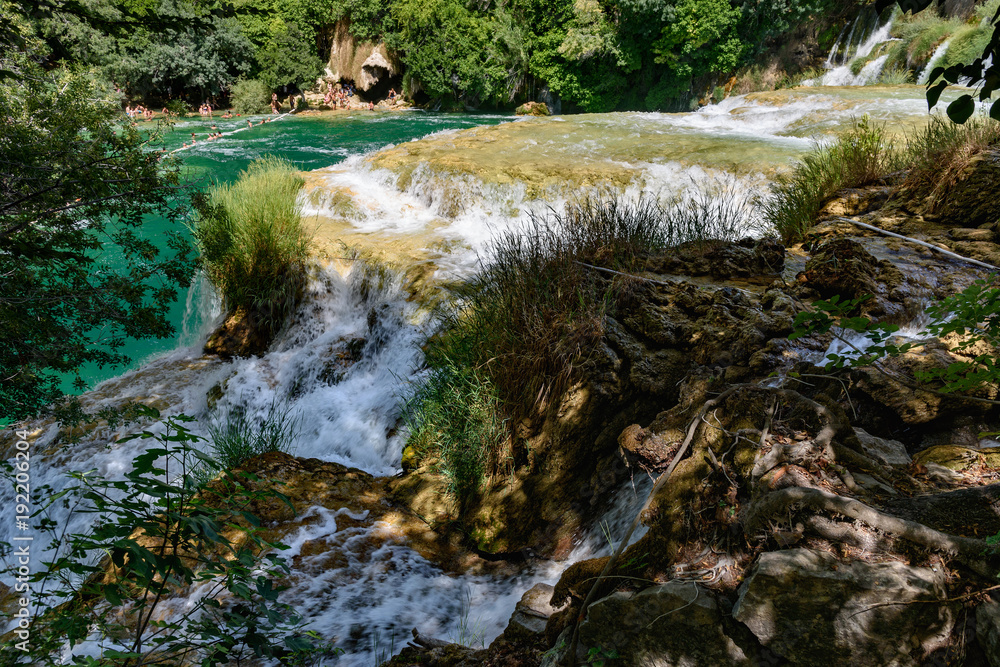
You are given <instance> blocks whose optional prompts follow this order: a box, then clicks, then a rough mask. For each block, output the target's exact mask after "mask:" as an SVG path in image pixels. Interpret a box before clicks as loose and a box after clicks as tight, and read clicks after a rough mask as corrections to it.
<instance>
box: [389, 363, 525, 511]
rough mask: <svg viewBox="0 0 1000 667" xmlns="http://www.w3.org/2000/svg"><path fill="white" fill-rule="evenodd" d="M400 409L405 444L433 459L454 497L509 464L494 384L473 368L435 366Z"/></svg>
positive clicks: (474, 488)
mask: <svg viewBox="0 0 1000 667" xmlns="http://www.w3.org/2000/svg"><path fill="white" fill-rule="evenodd" d="M404 413H405V414H404V419H405V422H406V424H407V427H408V429H409V432H410V435H409V438H408V439H407V444H408V445H409V446H412V447H413V448H414V449H415V450H416V451H417V453H418V454H419V455H420V457H421V458H422V459H427V460H429V459H432V458H437V459H439V461H440V464H439V465H440V468H441V471H442V472H443V473H444V474H445V475H446V476H447V477H448V482H449V490H450V491H451V493H452V494H453V495H454V496H455V497H456V498H458V499H460V500H463V501H464V500H467V499H469V498H470V497H471V496H472V495H473V494H475V493H476V492H477V491H478V490H479V488H480V487H481V485H482V483H483V480H484V477H487V476H489V477H492V476H494V475H496V474H498V473H500V472H501V471H503V470H504V469H505V468H506V467H507V466H508V465H509V461H508V460H507V459H508V457H507V455H506V452H507V450H508V448H507V444H508V440H509V435H510V433H509V429H508V428H507V426H506V421H505V420H504V419H503V418H502V416H501V415H502V413H503V411H502V409H501V406H500V401H499V397H498V396H497V392H496V388H495V387H494V386H493V384H492V383H491V382H490V381H489V379H488V378H486V377H485V376H484V375H483V374H482V373H480V372H478V371H476V370H475V369H472V368H463V367H458V366H456V365H455V364H451V363H449V364H446V365H444V366H442V367H440V368H436V369H435V370H434V371H433V372H432V373H431V376H430V378H429V379H428V381H427V382H426V384H424V385H423V386H422V387H421V388H420V389H419V390H418V391H417V393H416V394H415V395H414V396H413V397H412V398H411V399H410V401H409V402H408V403H407V406H406V409H405V411H404Z"/></svg>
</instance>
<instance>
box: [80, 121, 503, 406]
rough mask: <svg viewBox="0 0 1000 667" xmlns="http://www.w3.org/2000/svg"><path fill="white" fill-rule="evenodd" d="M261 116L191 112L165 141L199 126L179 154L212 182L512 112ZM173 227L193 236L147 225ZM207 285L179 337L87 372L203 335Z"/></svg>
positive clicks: (138, 343) (151, 230)
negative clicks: (277, 160) (269, 158)
mask: <svg viewBox="0 0 1000 667" xmlns="http://www.w3.org/2000/svg"><path fill="white" fill-rule="evenodd" d="M263 118H266V116H251V117H249V118H248V117H245V116H244V117H240V118H233V119H230V120H222V119H220V118H215V119H214V120H207V119H206V120H202V119H185V120H182V121H179V122H177V123H175V124H174V126H173V127H172V128H170V129H166V130H165V131H164V132H163V134H162V139H163V146H164V147H165V148H166V149H167V150H168V151H173V150H175V149H179V148H182V146H183V144H184V143H185V142H190V141H191V133H192V132H194V133H195V136H196V138H197V139H198V141H197V143H196V144H195V145H194V147H193V148H188V149H182V150H180V151H179V152H178V153H177V155H178V156H180V157H182V159H183V161H184V170H185V173H186V175H187V176H188V177H189V178H190V179H192V180H193V182H194V183H195V186H196V187H199V188H206V187H209V186H210V185H211V184H212V183H216V182H230V181H234V180H236V179H237V178H238V177H239V173H240V171H242V170H243V169H245V168H246V167H247V165H249V164H250V163H251V162H252V161H253V160H255V159H257V158H260V157H264V156H266V155H275V156H278V157H281V158H284V159H286V160H289V161H291V162H293V163H294V164H295V165H297V166H298V167H299V168H301V169H302V170H311V169H319V168H321V167H328V166H331V165H334V164H337V163H338V162H341V161H343V160H344V159H345V158H347V157H348V156H350V155H357V154H363V153H369V152H371V151H374V150H377V149H379V148H382V147H384V146H387V145H389V144H398V143H401V142H405V141H410V140H412V139H417V138H420V137H423V136H426V135H428V134H431V133H434V132H439V131H441V130H450V129H461V128H468V127H475V126H479V125H496V124H498V123H501V122H505V121H508V120H512V118H513V117H512V116H502V115H495V114H443V113H429V112H423V111H405V112H397V113H384V112H374V113H372V112H351V113H327V114H316V115H312V114H306V115H299V116H286V117H283V118H280V119H277V120H272V121H271V122H268V123H265V124H263V125H258V123H259V122H260V121H261V120H262V119H263ZM248 119H249V120H250V121H251V122H253V123H254V127H253V128H251V129H245V128H246V127H247V120H248ZM213 124H214V125H216V126H217V130H216V131H218V132H223V133H231V134H226V136H224V137H223V138H222V139H217V140H214V141H205V137H206V136H207V134H208V132H210V131H212V130H211V128H212V125H213ZM150 127H152V124H151V125H150ZM171 230H175V231H180V232H181V233H183V234H185V235H186V236H188V237H189V238H190V235H189V234H188V232H187V229H186V228H183V227H182V228H179V229H178V228H177V227H174V226H171V225H170V224H169V223H167V221H165V220H163V219H160V218H150V219H149V220H148V221H147V222H146V224H145V226H144V229H143V232H144V234H145V235H146V236H147V238H151V239H153V241H154V243H157V245H158V246H159V247H161V248H163V247H165V243H164V241H163V239H164V235H165V234H166V233H167V232H168V231H171ZM204 289H205V286H204V284H201V285H199V284H197V280H196V281H195V284H192V286H191V288H190V289H189V290H183V289H182V290H180V294H179V298H178V300H177V302H175V303H174V305H173V307H172V308H171V311H170V322H171V324H173V326H174V329H175V331H176V335H175V336H174V337H173V338H167V339H152V340H129V341H127V342H126V344H125V348H124V353H125V354H127V355H128V356H129V357H130V358H131V364H129V366H128V368H122V367H120V366H116V367H105V368H99V367H97V366H95V365H90V366H85V367H83V368H82V369H81V377H82V378H83V379H84V380H85V381H86V382H87V384H88V386H90V387H93V386H94V385H95V384H97V383H98V382H101V381H102V380H106V379H108V378H111V377H115V376H118V375H121V373H122V372H124V371H125V370H128V369H131V368H137V367H138V366H140V365H142V363H143V362H145V361H147V360H149V359H150V358H152V357H155V356H158V355H160V354H163V353H164V352H167V351H169V350H173V349H175V348H177V347H180V346H184V345H191V344H194V343H195V342H197V340H198V337H199V334H200V333H201V332H202V331H203V329H204V328H205V325H206V323H205V322H203V321H202V319H201V317H202V314H203V313H202V312H201V310H200V309H199V308H198V304H199V303H200V302H201V301H203V300H204V299H205V298H206V295H205V294H203V293H201V292H202V291H203V290H204ZM71 380H72V378H68V379H67V381H66V382H65V383H64V386H63V391H65V392H67V393H78V391H77V390H74V389H73V387H72V385H71V384H70V382H71Z"/></svg>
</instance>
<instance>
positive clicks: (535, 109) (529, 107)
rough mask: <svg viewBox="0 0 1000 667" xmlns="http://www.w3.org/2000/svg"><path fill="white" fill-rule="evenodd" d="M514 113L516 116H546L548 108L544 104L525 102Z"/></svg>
mask: <svg viewBox="0 0 1000 667" xmlns="http://www.w3.org/2000/svg"><path fill="white" fill-rule="evenodd" d="M514 113H515V114H516V115H518V116H548V115H550V114H549V107H548V105H547V104H545V102H525V103H524V104H522V105H521V106H519V107H518V108H517V109H515V110H514Z"/></svg>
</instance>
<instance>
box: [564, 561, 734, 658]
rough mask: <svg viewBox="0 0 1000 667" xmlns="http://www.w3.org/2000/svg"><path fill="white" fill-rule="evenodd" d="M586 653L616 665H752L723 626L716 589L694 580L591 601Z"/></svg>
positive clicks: (583, 635)
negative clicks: (716, 598) (613, 659)
mask: <svg viewBox="0 0 1000 667" xmlns="http://www.w3.org/2000/svg"><path fill="white" fill-rule="evenodd" d="M580 643H581V644H582V647H583V653H584V656H588V655H590V656H594V657H597V658H598V659H599V658H601V657H612V655H614V654H617V656H618V660H616V661H615V662H614V664H616V665H632V666H635V667H639V666H641V667H699V666H702V665H704V666H705V667H709V666H712V667H714V666H715V665H750V664H752V663H751V661H750V659H748V657H747V655H746V654H745V653H744V652H743V649H742V648H740V646H738V645H737V644H736V642H734V641H733V639H732V638H730V637H729V636H728V635H727V634H726V632H725V629H724V623H723V618H722V612H721V611H720V609H719V605H718V604H717V603H716V601H715V597H714V596H713V594H712V593H711V592H710V591H709V590H708V589H706V588H703V587H702V586H700V585H699V584H697V583H696V582H693V581H678V580H674V581H669V582H667V583H665V584H661V585H658V586H652V587H650V588H647V589H645V590H643V591H642V592H640V593H635V594H633V593H625V592H618V593H612V594H611V595H609V596H608V597H606V598H603V599H601V600H598V601H597V602H595V603H594V604H592V605H591V606H590V609H589V611H588V612H587V619H586V620H585V621H584V622H583V623H582V624H581V626H580Z"/></svg>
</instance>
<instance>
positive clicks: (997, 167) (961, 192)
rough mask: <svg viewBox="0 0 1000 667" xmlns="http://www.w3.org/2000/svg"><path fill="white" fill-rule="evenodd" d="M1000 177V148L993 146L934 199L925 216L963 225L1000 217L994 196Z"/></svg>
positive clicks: (968, 165) (974, 225)
mask: <svg viewBox="0 0 1000 667" xmlns="http://www.w3.org/2000/svg"><path fill="white" fill-rule="evenodd" d="M997 179H1000V150H998V149H996V148H991V149H987V150H985V151H983V152H982V153H980V154H979V155H976V156H974V157H972V158H971V159H970V160H969V162H968V164H967V165H966V166H965V168H964V169H963V170H962V173H961V174H959V175H958V177H957V179H955V182H954V183H952V184H951V185H950V187H948V188H947V189H946V191H945V192H944V193H942V195H941V196H938V197H936V198H935V199H934V201H933V202H932V203H931V206H930V210H927V211H924V217H925V218H928V219H930V218H931V217H933V218H935V219H936V221H937V222H940V223H942V224H948V225H959V226H962V227H978V226H980V225H982V224H984V223H990V222H996V221H997V220H998V219H1000V201H998V200H997V198H996V197H995V196H994V191H995V189H996V183H997Z"/></svg>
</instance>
